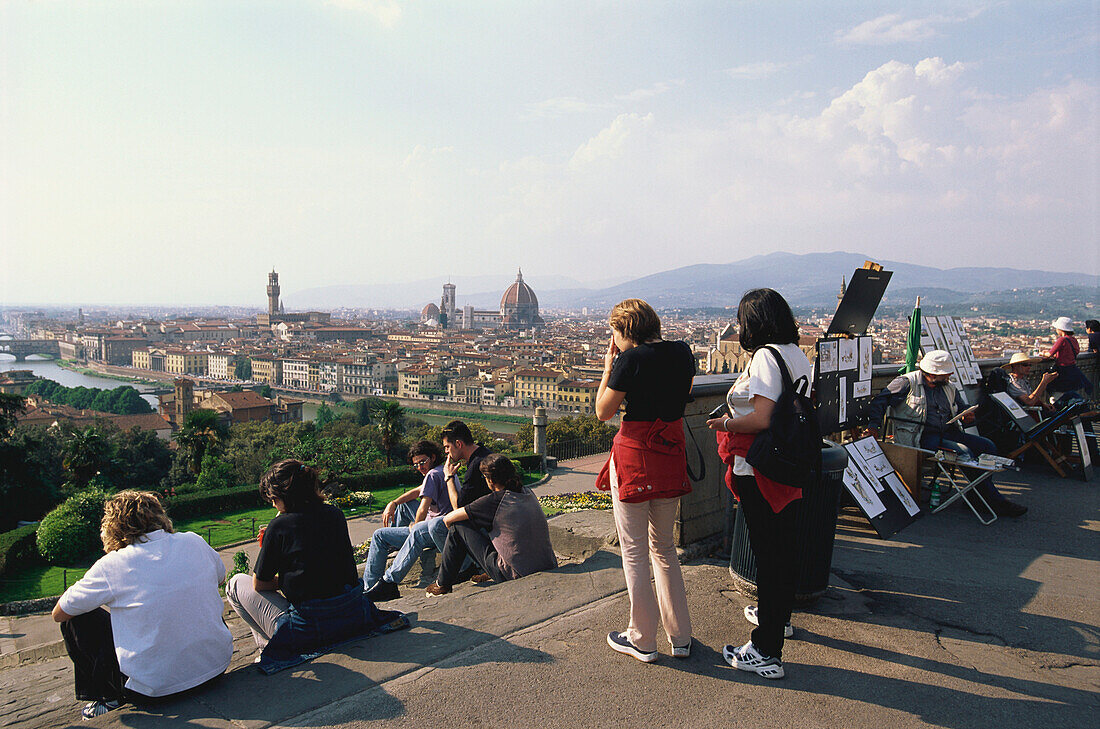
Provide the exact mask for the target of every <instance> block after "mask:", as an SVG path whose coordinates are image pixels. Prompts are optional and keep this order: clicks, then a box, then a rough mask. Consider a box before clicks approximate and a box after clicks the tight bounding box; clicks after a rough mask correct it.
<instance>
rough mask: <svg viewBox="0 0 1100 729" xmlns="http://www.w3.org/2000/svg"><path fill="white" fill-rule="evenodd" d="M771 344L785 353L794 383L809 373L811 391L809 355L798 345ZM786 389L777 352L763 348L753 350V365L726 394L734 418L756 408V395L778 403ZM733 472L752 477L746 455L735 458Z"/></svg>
mask: <svg viewBox="0 0 1100 729" xmlns="http://www.w3.org/2000/svg"><path fill="white" fill-rule="evenodd" d="M770 346H772V347H776V348H778V349H779V351H780V353H782V355H783V361H784V362H785V363H786V365H787V370H788V371H789V372H790V374H791V381H792V382H794V383H796V384H797V383H798V378H799V377H802V376H805V377H806V382H807V383H808V384H807V385H806V386H805V387H806V388H807V390H808V389H809V388H810V387H812V386H813V365H811V364H810V360H808V359H806V355H805V354H804V353H803V352H802V350H801V349H799V348H798V345H797V344H773V345H770ZM804 391H805V390H804ZM782 392H783V373H782V372H781V371H780V370H779V363H777V362H776V361H775V352H773V351H771V350H770V349H767V348H765V347H761V348H760V349H758V350H756V352H754V353H753V355H752V360H751V361H750V362H749V366H748V367H747V368H746V369H745V371H744V372H742V373H741V376H740V377H738V378H737V381H736V382H734V383H733V387H731V388H730V390H729V392H728V393H726V404H727V405H728V406H729V409H730V413H731V414H732V415H733V417H741V416H742V415H748V414H750V413H752V412H753V411H754V410H755V409H756V408H754V407H753V405H752V398H753V397H755V396H756V395H760V396H761V397H766V398H768V399H769V400H771V401H772V402H775V401H776V400H778V399H779V396H780V394H782ZM733 473H734V475H736V476H751V475H752V473H753V472H752V466H750V465H749V464H748V463H746V462H745V459H744V458H742V457H741V456H737V457H735V459H734V461H733Z"/></svg>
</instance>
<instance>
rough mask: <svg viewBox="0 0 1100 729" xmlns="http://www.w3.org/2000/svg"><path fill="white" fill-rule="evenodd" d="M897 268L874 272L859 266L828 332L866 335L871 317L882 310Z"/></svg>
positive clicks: (845, 291)
mask: <svg viewBox="0 0 1100 729" xmlns="http://www.w3.org/2000/svg"><path fill="white" fill-rule="evenodd" d="M893 275H894V272H893V271H872V270H871V269H869V268H857V269H856V271H855V273H853V274H852V282H851V283H850V284H848V288H846V289H845V290H844V298H843V299H841V300H840V306H838V307H837V308H836V313H835V314H833V320H832V321H831V322H830V323H829V331H827V332H825V333H826V334H852V335H856V334H865V333H866V332H867V326H868V325H869V324H870V323H871V318H872V317H873V316H874V315H875V310H876V309H878V305H879V302H881V301H882V295H883V294H884V293H886V285H887V284H889V283H890V277H891V276H893Z"/></svg>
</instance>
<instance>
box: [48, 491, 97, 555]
mask: <svg viewBox="0 0 1100 729" xmlns="http://www.w3.org/2000/svg"><path fill="white" fill-rule="evenodd" d="M107 498H108V496H107V494H106V492H104V491H102V490H100V489H89V490H88V491H83V492H81V493H79V494H76V495H75V496H70V497H69V498H67V499H65V501H63V502H61V505H60V506H58V507H57V508H56V509H54V510H53V511H51V512H50V513H49V514H46V516H44V517H42V521H41V523H39V525H38V534H37V536H36V537H35V543H36V544H37V545H38V553H39V554H41V555H42V557H43V558H45V560H46V561H47V562H49V563H50V564H55V565H62V566H68V567H72V566H75V565H79V564H83V563H84V562H86V561H89V560H92V559H94V558H95V557H97V556H99V555H101V554H103V542H102V541H101V540H100V536H99V526H100V523H101V522H102V521H103V505H104V504H105V503H106V501H107Z"/></svg>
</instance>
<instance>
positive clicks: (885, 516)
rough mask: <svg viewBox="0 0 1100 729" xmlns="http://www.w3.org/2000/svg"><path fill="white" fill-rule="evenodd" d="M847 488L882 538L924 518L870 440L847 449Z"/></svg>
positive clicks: (888, 461) (876, 443)
mask: <svg viewBox="0 0 1100 729" xmlns="http://www.w3.org/2000/svg"><path fill="white" fill-rule="evenodd" d="M844 450H846V451H848V467H847V468H845V469H844V487H845V488H847V489H848V493H850V494H851V495H852V499H853V500H854V501H855V502H856V506H858V507H859V510H860V511H862V512H863V513H864V515H865V516H866V517H867V519H868V521H870V522H871V527H872V528H873V529H874V530H875V532H877V533H878V535H879V536H880V537H882V538H883V539H886V538H887V537H890V536H893V535H894V534H897V533H898V532H900V531H901V530H902V529H904V528H905V527H907V526H909V525H910V524H912V523H913V522H914V521H916V520H917V519H919V518H920V517H921V516H923V514H924V512H922V511H921V509H920V507H919V506H918V505H917V502H916V501H915V500H914V499H913V495H912V494H911V493H910V492H909V489H907V488H906V487H905V484H904V483H903V482H902V479H901V477H900V476H899V475H898V473H897V471H895V470H894V467H893V466H892V465H891V464H890V460H889V459H888V458H887V457H886V454H885V453H884V452H883V451H882V448H881V447H880V446H879V443H878V441H877V440H875V439H874V438H872V437H871V436H867V437H866V438H861V439H860V440H857V441H853V442H851V443H848V444H846V445H845V446H844Z"/></svg>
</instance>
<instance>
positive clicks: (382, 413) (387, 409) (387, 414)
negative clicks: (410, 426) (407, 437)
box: [375, 401, 405, 466]
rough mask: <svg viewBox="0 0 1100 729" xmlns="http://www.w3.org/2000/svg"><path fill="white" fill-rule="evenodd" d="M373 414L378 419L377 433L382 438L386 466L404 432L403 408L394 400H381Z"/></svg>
mask: <svg viewBox="0 0 1100 729" xmlns="http://www.w3.org/2000/svg"><path fill="white" fill-rule="evenodd" d="M375 416H376V417H377V419H378V434H379V435H380V436H381V438H382V450H384V451H385V456H386V465H387V466H388V465H390V454H391V453H392V452H393V448H394V446H395V445H397V442H398V441H399V440H401V436H402V435H404V434H405V408H403V407H401V405H400V404H399V403H396V402H391V401H387V402H383V403H382V404H381V405H379V406H378V409H377V410H376V411H375Z"/></svg>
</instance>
